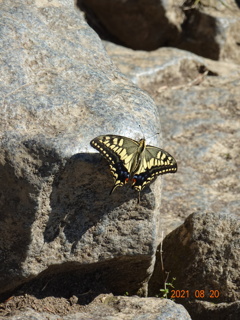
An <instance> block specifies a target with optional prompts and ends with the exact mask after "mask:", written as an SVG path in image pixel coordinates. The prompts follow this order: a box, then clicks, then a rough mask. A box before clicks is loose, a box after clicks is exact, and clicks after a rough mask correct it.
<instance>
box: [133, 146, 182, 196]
mask: <svg viewBox="0 0 240 320" xmlns="http://www.w3.org/2000/svg"><path fill="white" fill-rule="evenodd" d="M176 171H177V162H176V160H175V159H174V158H173V156H171V155H170V154H169V153H168V152H166V151H165V150H163V149H160V148H157V147H152V146H146V149H145V150H144V152H143V153H142V155H141V162H140V166H139V168H138V170H137V171H136V172H135V173H134V176H133V183H132V187H133V188H134V189H135V190H137V191H139V192H140V191H141V190H142V189H143V188H145V186H146V185H147V184H149V183H150V182H151V181H152V180H153V179H155V178H156V177H157V176H158V175H160V174H165V173H174V172H176Z"/></svg>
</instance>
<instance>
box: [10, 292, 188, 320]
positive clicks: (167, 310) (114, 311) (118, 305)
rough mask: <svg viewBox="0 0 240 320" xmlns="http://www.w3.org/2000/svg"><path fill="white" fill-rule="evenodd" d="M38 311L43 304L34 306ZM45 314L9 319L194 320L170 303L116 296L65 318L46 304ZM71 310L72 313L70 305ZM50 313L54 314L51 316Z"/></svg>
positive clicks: (27, 313)
mask: <svg viewBox="0 0 240 320" xmlns="http://www.w3.org/2000/svg"><path fill="white" fill-rule="evenodd" d="M32 306H33V309H35V310H37V307H38V306H39V303H38V304H37V305H34V301H32ZM39 309H41V313H38V312H36V311H33V310H26V311H25V312H22V313H21V314H19V313H18V312H16V315H13V316H10V317H8V319H9V320H20V319H24V320H32V319H33V318H34V319H36V320H59V319H60V318H59V315H61V320H91V319H94V320H102V319H106V320H119V319H122V320H139V319H146V320H172V319H179V320H191V318H190V316H189V314H188V313H187V311H186V310H185V309H184V308H183V307H182V306H181V305H179V304H176V303H174V302H173V301H171V300H167V299H158V298H139V297H136V296H135V297H120V296H115V297H114V296H112V295H100V296H98V297H97V298H96V299H95V300H94V301H93V302H92V303H91V304H89V305H88V306H84V307H81V309H80V311H78V312H75V313H74V314H73V313H71V314H69V315H64V311H65V312H66V311H67V307H66V309H65V310H63V309H62V312H60V313H59V312H58V315H55V314H54V313H56V310H55V309H54V307H53V306H51V305H50V304H46V302H45V303H43V305H42V306H41V308H39ZM68 309H69V310H71V307H70V303H68ZM49 311H50V312H49Z"/></svg>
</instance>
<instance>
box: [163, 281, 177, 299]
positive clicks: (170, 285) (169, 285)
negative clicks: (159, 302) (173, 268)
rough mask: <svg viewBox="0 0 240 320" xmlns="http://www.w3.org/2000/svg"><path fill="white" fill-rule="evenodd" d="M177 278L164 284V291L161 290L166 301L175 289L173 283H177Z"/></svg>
mask: <svg viewBox="0 0 240 320" xmlns="http://www.w3.org/2000/svg"><path fill="white" fill-rule="evenodd" d="M175 280H176V278H172V282H164V289H160V291H161V292H163V295H162V297H163V298H165V299H168V294H169V292H170V289H171V288H174V285H173V281H175Z"/></svg>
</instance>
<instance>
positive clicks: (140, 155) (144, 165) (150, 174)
mask: <svg viewBox="0 0 240 320" xmlns="http://www.w3.org/2000/svg"><path fill="white" fill-rule="evenodd" d="M90 145H91V146H92V147H93V148H95V149H97V150H98V151H99V152H100V153H101V154H102V155H103V157H104V158H105V159H106V160H107V161H108V163H109V166H110V170H111V173H112V175H113V178H114V181H115V184H114V186H113V188H112V190H111V191H110V194H111V193H112V192H113V191H114V190H115V189H116V188H117V187H121V186H123V185H124V184H126V183H128V182H130V183H131V185H132V188H133V189H135V190H137V191H139V192H140V191H142V190H143V189H144V188H145V186H146V185H148V184H149V183H150V182H151V181H152V180H153V179H155V178H156V177H157V176H158V175H160V174H165V173H175V172H176V171H177V162H176V160H175V159H174V158H173V157H172V156H171V155H170V154H169V153H168V152H166V151H164V150H163V149H160V148H157V147H152V146H149V145H146V141H145V139H141V140H139V141H136V140H133V139H130V138H127V137H123V136H116V135H103V136H98V137H96V138H94V139H93V140H92V141H91V142H90Z"/></svg>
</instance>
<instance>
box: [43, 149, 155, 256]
mask: <svg viewBox="0 0 240 320" xmlns="http://www.w3.org/2000/svg"><path fill="white" fill-rule="evenodd" d="M113 184H114V181H113V178H112V175H111V173H110V170H109V166H108V164H107V161H106V160H105V159H103V158H102V157H101V155H99V154H90V153H79V154H76V155H74V156H72V157H71V158H70V159H69V160H68V161H67V162H66V164H65V166H64V168H63V169H62V170H61V171H60V172H59V173H58V174H57V175H56V176H55V179H54V181H53V184H52V193H51V197H50V208H51V209H50V212H49V219H48V222H47V224H46V227H45V231H44V241H45V242H47V243H49V242H52V241H54V240H55V239H56V238H57V237H60V236H61V235H64V236H65V238H66V240H67V241H68V242H70V243H71V244H72V250H74V248H75V246H76V245H77V242H78V241H79V240H81V239H82V237H83V236H84V234H85V233H86V232H87V231H88V230H89V229H91V228H92V230H95V229H96V226H97V225H98V229H99V230H100V229H101V227H100V226H101V223H103V221H105V222H104V223H106V219H105V218H106V217H107V216H108V217H109V216H110V219H111V215H112V219H115V218H117V216H118V215H119V214H120V213H119V212H121V210H117V208H119V207H121V206H122V204H123V203H127V202H128V201H133V202H134V203H135V204H136V205H137V202H138V193H137V192H136V191H134V190H132V189H131V188H129V186H124V187H121V188H117V190H115V191H114V193H113V194H112V195H109V192H110V190H111V189H112V186H113ZM145 192H149V191H148V190H146V191H145ZM99 232H100V231H99Z"/></svg>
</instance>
